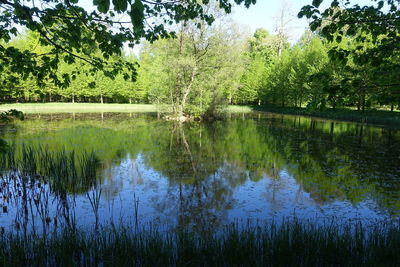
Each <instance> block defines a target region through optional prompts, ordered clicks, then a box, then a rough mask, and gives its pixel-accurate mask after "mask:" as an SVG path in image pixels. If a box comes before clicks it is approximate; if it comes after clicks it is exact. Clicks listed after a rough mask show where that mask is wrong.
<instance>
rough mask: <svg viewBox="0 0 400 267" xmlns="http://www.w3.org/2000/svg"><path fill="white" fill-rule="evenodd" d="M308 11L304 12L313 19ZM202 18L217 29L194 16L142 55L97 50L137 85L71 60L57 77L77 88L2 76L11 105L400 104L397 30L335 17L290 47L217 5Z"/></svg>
mask: <svg viewBox="0 0 400 267" xmlns="http://www.w3.org/2000/svg"><path fill="white" fill-rule="evenodd" d="M316 2H320V1H316ZM314 4H315V8H316V7H317V6H318V5H319V4H318V3H314ZM331 9H332V10H333V11H332V12H333V13H332V14H336V13H337V14H342V13H340V12H341V10H340V9H338V8H337V7H336V6H334V5H333V7H331ZM338 10H339V11H338ZM306 11H307V10H306V9H305V10H303V11H302V13H301V14H300V15H306V16H308V13H307V12H306ZM311 11H312V10H311ZM311 11H310V10H308V12H311ZM356 11H357V10H356ZM356 11H355V12H356ZM202 12H203V13H204V14H206V15H209V16H212V17H213V18H216V21H215V22H214V23H213V24H212V25H210V24H209V23H207V22H205V21H204V20H201V19H193V20H191V21H190V22H185V23H181V24H177V25H174V26H173V27H174V33H175V38H166V39H164V38H161V39H158V40H156V41H152V42H145V43H144V44H143V49H142V50H141V53H140V55H139V56H138V57H135V56H132V55H123V53H121V55H113V56H107V57H104V56H103V55H102V53H101V51H100V50H99V49H93V51H91V53H92V54H93V55H95V56H96V58H97V59H99V60H104V61H108V62H112V63H114V64H117V63H118V62H120V61H121V60H123V61H126V62H129V63H130V64H131V65H136V66H137V67H136V80H135V81H132V80H131V79H128V78H129V77H128V76H126V74H123V72H121V73H120V74H115V75H111V74H110V75H107V71H102V72H95V71H93V69H92V66H91V65H90V64H88V63H87V62H84V61H74V62H72V63H71V62H67V61H66V62H65V60H64V61H59V62H58V69H57V72H56V76H57V80H59V81H64V82H66V83H67V84H69V86H68V87H66V86H56V84H54V82H53V81H51V79H50V80H48V81H47V80H46V81H42V82H41V83H38V82H37V77H34V76H33V75H32V74H29V75H30V77H28V78H27V77H24V75H25V74H20V76H16V75H15V72H14V70H12V69H10V72H9V73H12V76H13V77H11V78H10V77H9V76H7V75H2V76H1V77H0V80H1V81H0V97H1V100H2V101H4V102H13V101H18V102H39V101H40V102H52V101H64V102H66V101H70V102H77V101H79V102H101V103H104V102H114V103H115V102H118V103H156V104H167V105H169V106H172V108H173V111H174V112H175V114H176V115H178V116H183V115H191V116H201V115H204V114H214V113H215V112H216V111H217V110H218V108H219V107H221V106H222V105H223V104H258V105H277V106H282V107H307V108H309V109H324V108H333V109H335V108H338V107H354V108H357V109H358V110H362V111H364V110H365V109H369V108H378V107H381V106H387V107H390V109H391V110H394V109H395V108H396V107H397V108H398V107H399V105H400V84H399V80H400V68H399V66H400V52H399V47H398V44H397V46H396V43H395V42H393V40H394V39H398V35H396V34H394V33H393V32H391V31H382V32H381V33H379V34H378V33H376V30H371V29H370V28H368V27H367V28H360V29H358V30H356V29H355V31H356V32H355V33H347V34H346V33H343V29H347V30H348V28H349V26H348V25H347V26H346V25H343V28H338V27H336V26H335V29H334V30H331V31H330V32H329V33H328V32H327V30H326V28H327V27H328V26H329V25H331V24H332V23H331V22H330V20H329V19H327V17H329V16H328V15H326V16H325V17H323V18H321V20H320V21H317V22H315V21H314V24H311V29H312V30H313V31H311V30H307V31H306V32H305V33H304V35H303V36H302V38H301V39H300V40H299V41H298V42H297V43H296V44H294V45H289V42H288V40H287V38H286V37H285V35H284V34H280V33H278V34H276V35H273V34H270V33H269V32H268V31H267V30H264V29H258V30H256V32H255V33H254V34H253V35H252V36H245V34H243V33H241V32H242V31H241V29H240V27H238V26H237V25H235V24H234V23H232V22H231V21H230V20H229V18H228V17H227V16H226V14H225V13H223V12H221V11H220V9H219V8H216V7H215V6H214V5H212V4H211V5H208V6H207V8H205V9H204V10H203V11H202ZM330 14H331V13H330ZM332 14H331V17H332ZM359 15H360V14H359ZM361 15H362V14H361ZM361 15H360V16H361ZM333 16H334V15H333ZM315 23H317V26H315ZM378 26H379V25H378ZM378 26H377V27H378ZM386 26H388V25H383V26H382V25H381V26H379V27H381V28H382V27H386ZM389 26H390V25H389ZM329 29H331V28H329ZM379 40H380V41H379ZM388 43H389V44H390V47H389V48H390V49H391V53H389V54H387V53H385V54H382V53H383V52H382V51H381V50H382V45H387V46H389V45H388ZM2 46H4V47H17V48H19V50H21V51H23V50H28V51H31V52H33V53H35V54H46V53H49V52H50V51H51V48H50V47H48V46H45V45H43V44H42V43H41V42H40V36H39V34H38V33H36V32H33V31H27V32H26V33H25V34H23V35H22V36H19V37H18V38H15V39H13V40H12V41H11V42H9V43H4V44H2ZM377 54H379V55H380V56H377ZM368 55H371V58H369V57H368ZM378 59H379V60H378ZM5 68H7V66H5ZM9 68H12V66H10V67H9ZM4 73H7V72H4ZM65 73H71V74H72V75H65ZM111 76H114V78H113V77H111ZM12 78H14V79H12ZM10 81H11V82H10ZM61 85H62V84H61Z"/></svg>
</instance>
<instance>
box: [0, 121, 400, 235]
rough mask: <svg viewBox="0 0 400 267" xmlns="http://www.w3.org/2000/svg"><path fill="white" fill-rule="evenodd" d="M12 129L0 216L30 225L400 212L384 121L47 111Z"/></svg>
mask: <svg viewBox="0 0 400 267" xmlns="http://www.w3.org/2000/svg"><path fill="white" fill-rule="evenodd" d="M4 138H5V139H6V140H7V142H8V143H9V144H12V145H11V146H10V147H9V149H8V150H7V152H5V153H3V154H2V157H1V160H0V166H1V170H2V177H1V181H0V183H1V184H0V185H1V192H0V196H1V199H2V209H3V210H2V211H3V213H2V214H1V216H0V223H1V224H2V226H3V227H15V228H17V229H21V228H22V229H24V232H25V231H41V232H46V231H51V229H52V230H54V229H55V228H57V227H58V226H59V225H60V224H62V225H64V226H66V227H69V228H74V227H77V226H82V225H83V226H92V225H94V226H95V228H96V229H98V228H99V227H100V225H102V224H107V223H113V224H114V223H116V224H117V223H128V222H132V221H133V222H135V218H136V220H137V218H138V217H139V218H140V220H142V221H144V222H152V223H160V224H167V225H170V226H172V227H174V228H175V229H178V230H179V229H180V230H182V229H191V230H194V231H198V232H203V231H215V230H217V229H219V228H221V227H222V226H223V225H227V224H229V223H231V222H235V221H247V220H248V219H251V220H255V221H263V220H274V221H281V220H284V219H285V218H288V217H293V216H297V217H300V218H303V219H316V220H321V221H323V220H326V219H329V218H332V217H335V218H336V219H338V220H341V219H343V220H353V219H357V220H361V221H363V222H364V221H365V222H366V221H369V220H371V221H374V220H381V219H382V220H385V219H388V218H389V219H390V218H398V215H399V212H400V190H399V189H400V177H399V176H400V174H399V170H398V166H399V165H398V163H399V160H400V134H399V132H398V131H394V130H390V129H385V128H376V127H369V126H368V127H367V126H364V125H360V124H350V123H338V122H330V121H323V120H316V119H310V118H304V117H299V116H282V115H272V114H257V113H255V114H246V115H233V116H232V117H231V118H230V119H227V120H221V121H216V122H213V123H199V122H193V123H185V124H179V123H175V122H171V121H164V120H160V119H157V116H156V115H155V114H150V115H148V114H112V113H103V114H72V115H71V114H64V115H60V114H57V115H53V114H47V115H31V116H29V117H28V118H27V119H26V121H24V122H15V123H14V125H13V126H12V127H9V128H8V129H6V130H5V132H4ZM138 203H140V205H138ZM136 222H137V221H136ZM136 225H137V223H136Z"/></svg>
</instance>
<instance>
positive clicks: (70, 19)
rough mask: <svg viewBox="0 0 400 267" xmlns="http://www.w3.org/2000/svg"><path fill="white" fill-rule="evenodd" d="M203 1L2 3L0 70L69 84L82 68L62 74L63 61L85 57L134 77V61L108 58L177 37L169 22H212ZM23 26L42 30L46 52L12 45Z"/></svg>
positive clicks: (226, 6) (13, 76) (109, 71)
mask: <svg viewBox="0 0 400 267" xmlns="http://www.w3.org/2000/svg"><path fill="white" fill-rule="evenodd" d="M203 2H204V3H203ZM203 2H201V1H195V0H190V1H184V2H181V1H178V2H170V1H163V0H160V1H155V2H151V1H141V0H135V1H130V0H115V1H112V3H111V2H110V0H95V1H93V4H94V6H95V7H96V8H97V11H96V10H92V11H89V10H88V9H85V7H84V5H83V1H78V0H71V1H60V0H56V1H48V0H41V1H35V2H34V1H32V2H30V1H29V2H25V1H7V0H3V1H0V11H1V14H0V41H1V43H0V71H1V72H2V73H8V76H7V77H8V80H7V83H15V82H16V81H18V80H19V79H20V78H22V79H24V80H25V79H27V78H28V77H33V78H34V79H35V81H36V83H37V84H38V85H40V86H45V84H46V81H47V80H50V81H51V82H52V83H53V84H54V85H56V86H61V87H66V86H68V85H69V84H70V80H71V77H72V76H73V75H75V74H77V73H78V71H72V72H71V73H67V72H66V73H63V74H62V75H61V78H60V77H59V76H58V75H57V70H58V66H59V64H60V63H61V62H65V63H68V64H72V63H75V62H77V61H81V62H84V63H86V64H88V65H89V66H90V67H89V71H90V72H95V71H98V70H101V71H102V72H103V73H104V75H105V76H107V77H109V78H115V76H116V75H117V74H118V73H121V72H123V71H124V70H125V69H126V68H127V69H128V71H130V72H131V76H132V78H134V76H135V74H134V69H135V65H134V64H131V63H129V62H126V61H124V60H120V59H119V60H117V61H115V62H112V64H110V63H111V62H108V59H109V58H110V57H113V56H115V55H121V51H122V48H123V46H124V44H125V43H128V44H129V46H133V45H135V44H137V43H138V42H139V41H140V40H141V39H142V38H144V39H146V40H148V41H155V40H157V39H159V38H161V37H169V36H174V35H175V34H174V32H173V31H170V30H168V29H167V28H166V25H169V24H173V23H179V22H187V21H190V20H193V19H196V18H197V19H199V21H204V22H205V23H206V24H211V23H212V22H213V21H214V17H213V16H212V15H210V14H207V13H205V12H204V9H203V6H204V4H207V3H208V2H209V1H203ZM234 3H235V4H242V3H243V4H245V6H246V7H249V6H250V5H251V4H254V3H255V0H234ZM218 4H219V6H220V8H221V9H222V10H224V12H227V13H230V12H231V9H232V3H231V2H230V1H226V0H221V1H218ZM89 8H90V7H89ZM126 17H129V18H130V19H126ZM149 18H152V19H151V20H149ZM147 24H149V26H148V27H147V26H145V25H147ZM21 27H23V28H25V29H27V30H29V31H32V32H36V33H38V36H39V40H38V41H39V43H40V44H41V45H43V46H47V47H48V49H47V51H46V52H45V53H40V52H37V51H30V50H24V49H19V48H17V47H15V46H12V45H11V46H10V45H7V43H8V42H9V41H11V40H12V39H13V38H14V36H16V35H17V34H18V31H19V29H20V28H21ZM95 50H99V51H100V55H101V57H99V56H98V55H94V54H93V51H95ZM17 74H18V75H17ZM125 77H126V78H128V77H127V76H125Z"/></svg>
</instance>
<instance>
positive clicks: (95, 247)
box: [0, 220, 400, 266]
mask: <svg viewBox="0 0 400 267" xmlns="http://www.w3.org/2000/svg"><path fill="white" fill-rule="evenodd" d="M0 239H1V244H0V263H1V264H3V265H15V266H23V265H41V266H56V265H68V266H72V265H76V266H78V265H79V266H87V265H91V266H92V265H101V266H103V265H104V266H107V265H115V266H127V265H129V266H171V265H172V266H356V265H360V266H396V265H398V264H400V254H399V248H400V229H399V226H398V225H395V224H393V223H390V224H387V225H379V226H376V227H374V228H372V229H366V228H365V227H363V226H362V225H355V226H354V225H339V224H331V225H329V226H328V225H325V226H316V225H314V224H312V223H311V222H308V223H300V222H299V221H296V220H292V221H287V222H284V223H282V224H276V223H270V224H265V225H263V226H261V225H258V226H251V225H247V226H246V227H244V228H242V227H239V226H238V225H235V224H232V225H230V226H226V227H224V228H223V229H222V231H221V232H220V233H218V234H212V235H200V234H196V233H191V232H165V231H159V228H157V227H149V228H146V230H143V231H134V229H133V228H129V227H120V228H115V227H113V226H108V227H102V228H100V229H98V230H97V231H91V232H87V231H79V230H75V231H70V230H67V229H66V230H65V231H63V232H60V233H54V234H53V235H51V236H48V237H44V236H37V235H36V236H34V235H29V236H18V235H13V234H2V235H1V236H0Z"/></svg>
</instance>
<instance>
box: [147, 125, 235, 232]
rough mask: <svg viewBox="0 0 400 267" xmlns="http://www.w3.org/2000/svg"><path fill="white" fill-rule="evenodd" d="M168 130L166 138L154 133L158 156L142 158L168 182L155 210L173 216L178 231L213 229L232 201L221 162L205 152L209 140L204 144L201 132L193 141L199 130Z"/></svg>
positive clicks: (161, 134) (151, 154)
mask: <svg viewBox="0 0 400 267" xmlns="http://www.w3.org/2000/svg"><path fill="white" fill-rule="evenodd" d="M170 127H171V128H170V129H171V131H170V135H169V136H167V135H165V134H163V133H162V132H157V131H155V132H154V133H155V135H153V136H152V139H154V140H158V141H157V143H156V144H155V146H156V147H155V148H154V149H157V151H158V153H149V154H147V155H145V160H146V162H147V164H148V165H149V166H152V167H153V168H154V169H155V170H157V171H159V172H160V173H162V174H163V175H165V176H167V177H168V179H169V188H168V191H167V195H166V196H165V197H164V198H159V199H157V200H156V201H157V204H156V206H157V210H158V211H159V212H163V213H169V214H171V213H177V221H178V227H179V228H186V227H189V228H193V229H196V230H200V231H207V230H211V229H215V228H217V227H218V226H219V225H220V223H221V220H223V218H224V213H225V212H226V211H227V210H228V209H229V208H230V206H231V201H232V200H231V197H232V187H231V185H230V184H229V183H227V181H226V179H225V177H224V176H223V175H221V172H220V171H219V166H220V165H221V162H223V159H222V158H220V157H218V156H217V155H215V154H212V153H209V152H210V151H212V150H213V149H212V145H213V143H212V142H209V141H210V140H211V139H206V140H208V142H204V140H205V138H204V133H203V137H202V138H201V139H200V138H196V137H200V135H199V134H200V131H201V129H200V131H199V129H198V128H196V127H193V128H190V127H188V128H186V129H185V126H184V125H182V124H174V125H171V126H170ZM164 133H165V132H164ZM157 134H158V135H157ZM188 136H189V138H188ZM166 140H168V142H163V141H166ZM152 150H153V149H151V151H152Z"/></svg>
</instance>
